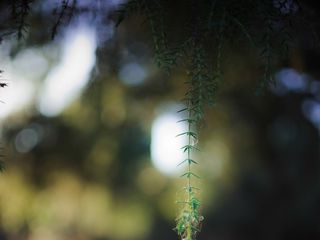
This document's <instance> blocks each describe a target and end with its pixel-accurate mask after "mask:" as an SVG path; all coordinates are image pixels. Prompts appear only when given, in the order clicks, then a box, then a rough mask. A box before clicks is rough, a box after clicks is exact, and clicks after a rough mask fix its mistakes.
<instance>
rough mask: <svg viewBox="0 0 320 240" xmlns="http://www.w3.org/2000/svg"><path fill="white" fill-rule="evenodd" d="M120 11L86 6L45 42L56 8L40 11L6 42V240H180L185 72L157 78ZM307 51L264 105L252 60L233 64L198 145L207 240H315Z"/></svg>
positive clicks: (147, 43)
mask: <svg viewBox="0 0 320 240" xmlns="http://www.w3.org/2000/svg"><path fill="white" fill-rule="evenodd" d="M123 2H124V1H120V0H112V1H111V0H110V1H96V2H95V4H93V3H92V2H90V1H85V0H82V1H78V4H80V7H81V8H83V13H80V14H78V15H77V16H75V17H74V18H72V20H70V23H69V24H68V25H65V26H62V27H61V29H60V30H59V33H58V35H57V36H56V37H55V39H54V40H52V41H48V35H49V36H50V31H51V29H49V28H48V29H47V28H46V26H50V23H52V21H53V20H52V18H53V17H54V16H53V15H52V11H53V9H54V8H55V7H56V6H57V4H58V2H57V1H48V0H47V1H39V2H37V4H36V12H35V14H33V15H32V16H30V19H29V24H30V26H31V28H30V31H29V32H28V33H27V36H26V37H25V39H24V40H23V41H19V40H17V39H7V40H3V41H2V43H1V45H0V55H1V56H0V66H1V68H2V69H3V70H4V72H3V73H2V75H1V78H2V79H3V81H5V82H6V83H7V84H8V87H6V88H1V89H0V100H1V102H0V133H1V142H0V144H1V149H2V150H1V151H2V154H3V155H4V157H3V158H2V160H3V161H4V164H5V168H6V169H5V171H4V172H3V173H1V175H0V239H1V240H8V239H10V240H11V239H12V240H18V239H19V240H40V239H41V240H44V239H45V240H57V239H59V240H62V239H65V240H89V239H90V240H109V239H110V240H150V239H153V240H158V239H159V240H160V239H161V240H163V239H167V240H169V239H177V236H176V233H175V232H174V231H173V230H172V229H173V228H174V225H175V222H174V219H175V216H176V214H177V213H178V206H177V204H176V203H175V201H177V200H180V199H181V198H183V193H182V191H181V190H180V189H181V187H182V186H183V181H182V180H181V179H179V177H178V176H179V173H180V172H181V169H179V168H177V167H176V165H177V163H178V162H180V160H181V158H182V157H183V155H182V154H181V152H180V150H179V148H180V146H181V145H182V144H183V139H182V140H181V139H178V138H175V135H177V134H178V133H181V132H182V131H183V129H184V128H185V127H186V126H184V125H183V124H181V123H180V124H179V123H177V121H179V120H180V119H182V118H183V116H182V115H181V114H179V113H177V111H178V110H179V109H181V108H183V104H181V99H182V98H183V96H184V93H185V91H186V87H187V86H186V85H185V84H184V82H185V80H186V72H185V70H184V69H176V70H175V71H174V72H173V73H172V74H171V75H170V76H167V75H166V74H165V73H163V72H162V71H161V70H159V69H158V68H157V67H156V66H155V64H154V62H153V59H152V56H153V51H152V42H151V40H150V34H149V33H148V31H147V26H145V24H143V23H142V22H143V20H142V19H141V18H139V17H137V16H134V17H131V18H130V19H128V20H126V21H125V22H123V23H122V24H121V25H120V27H118V28H115V22H114V18H113V17H112V14H113V12H114V10H115V9H116V8H117V7H118V6H119V4H120V3H123ZM89 6H90V7H96V8H97V12H96V14H92V13H88V12H87V11H85V9H86V8H88V7H89ZM1 10H2V11H6V10H7V9H6V8H4V7H3V8H1ZM102 13H103V14H102ZM1 14H2V15H3V14H4V13H3V12H2V13H1ZM44 29H47V31H45V30H44ZM309 38H310V36H299V39H298V44H297V47H296V48H295V49H293V50H292V51H291V52H290V58H289V60H288V62H284V63H283V64H282V65H283V67H282V68H281V69H279V71H278V72H277V74H276V82H277V84H276V86H274V87H271V88H270V91H269V92H268V93H267V94H266V95H265V96H255V94H254V92H255V86H257V81H258V80H259V77H260V75H259V71H256V70H255V68H256V67H257V63H256V60H255V58H254V57H253V56H252V54H250V52H248V49H245V48H243V49H241V48H239V49H238V51H236V52H234V51H233V52H232V53H230V54H229V56H228V59H227V60H226V61H227V64H226V68H225V69H224V72H225V82H224V83H223V85H222V87H221V89H220V92H219V95H218V97H217V103H216V104H215V106H214V107H213V108H211V109H207V113H206V117H205V119H204V121H203V123H202V124H201V126H200V141H199V143H197V144H198V146H199V148H200V149H201V151H200V152H199V153H197V156H196V158H197V159H198V160H199V162H200V163H201V164H199V167H198V169H197V173H199V175H201V177H202V178H201V180H199V182H198V183H197V184H198V186H199V187H200V189H201V191H200V199H201V200H202V212H203V215H204V223H203V226H202V232H201V233H200V235H199V239H203V240H209V239H216V240H242V239H246V240H250V239H259V240H264V239H265V240H269V239H270V240H271V239H272V240H277V239H320V174H319V173H320V148H319V143H320V142H319V131H320V81H319V77H320V71H319V56H320V55H319V51H318V50H314V49H313V48H311V46H310V44H309V43H310V41H309V40H310V39H309Z"/></svg>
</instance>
